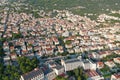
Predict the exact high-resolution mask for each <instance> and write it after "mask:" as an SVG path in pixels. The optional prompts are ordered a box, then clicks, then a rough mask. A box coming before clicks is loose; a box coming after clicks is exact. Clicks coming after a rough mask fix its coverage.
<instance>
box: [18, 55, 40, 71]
mask: <svg viewBox="0 0 120 80" xmlns="http://www.w3.org/2000/svg"><path fill="white" fill-rule="evenodd" d="M38 63H39V61H38V60H37V58H36V57H34V58H33V59H29V58H27V57H19V58H18V64H19V66H20V70H21V71H22V73H27V72H29V71H31V70H33V69H34V68H36V67H37V66H38Z"/></svg>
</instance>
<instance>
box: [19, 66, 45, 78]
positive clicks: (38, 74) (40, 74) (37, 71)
mask: <svg viewBox="0 0 120 80" xmlns="http://www.w3.org/2000/svg"><path fill="white" fill-rule="evenodd" d="M20 80H44V73H43V71H42V70H41V69H39V68H35V69H34V70H33V71H31V72H28V73H25V74H23V75H21V78H20Z"/></svg>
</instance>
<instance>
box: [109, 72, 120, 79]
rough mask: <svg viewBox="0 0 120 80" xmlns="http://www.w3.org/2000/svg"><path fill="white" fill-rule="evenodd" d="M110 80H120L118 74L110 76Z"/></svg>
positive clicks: (119, 74)
mask: <svg viewBox="0 0 120 80" xmlns="http://www.w3.org/2000/svg"><path fill="white" fill-rule="evenodd" d="M110 80H120V73H115V74H113V75H111V79H110Z"/></svg>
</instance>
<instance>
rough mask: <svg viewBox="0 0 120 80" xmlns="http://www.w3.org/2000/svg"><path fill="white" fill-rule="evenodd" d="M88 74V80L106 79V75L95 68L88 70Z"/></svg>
mask: <svg viewBox="0 0 120 80" xmlns="http://www.w3.org/2000/svg"><path fill="white" fill-rule="evenodd" d="M86 74H87V75H88V79H87V80H104V77H102V76H101V75H99V74H98V73H97V72H96V71H95V70H88V71H87V72H86Z"/></svg>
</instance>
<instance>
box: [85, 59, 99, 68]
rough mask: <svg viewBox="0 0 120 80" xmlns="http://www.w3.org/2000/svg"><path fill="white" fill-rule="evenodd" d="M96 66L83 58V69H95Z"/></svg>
mask: <svg viewBox="0 0 120 80" xmlns="http://www.w3.org/2000/svg"><path fill="white" fill-rule="evenodd" d="M96 68H97V66H96V64H95V63H94V62H92V61H91V60H89V59H85V60H83V69H84V70H89V69H90V70H96Z"/></svg>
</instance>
